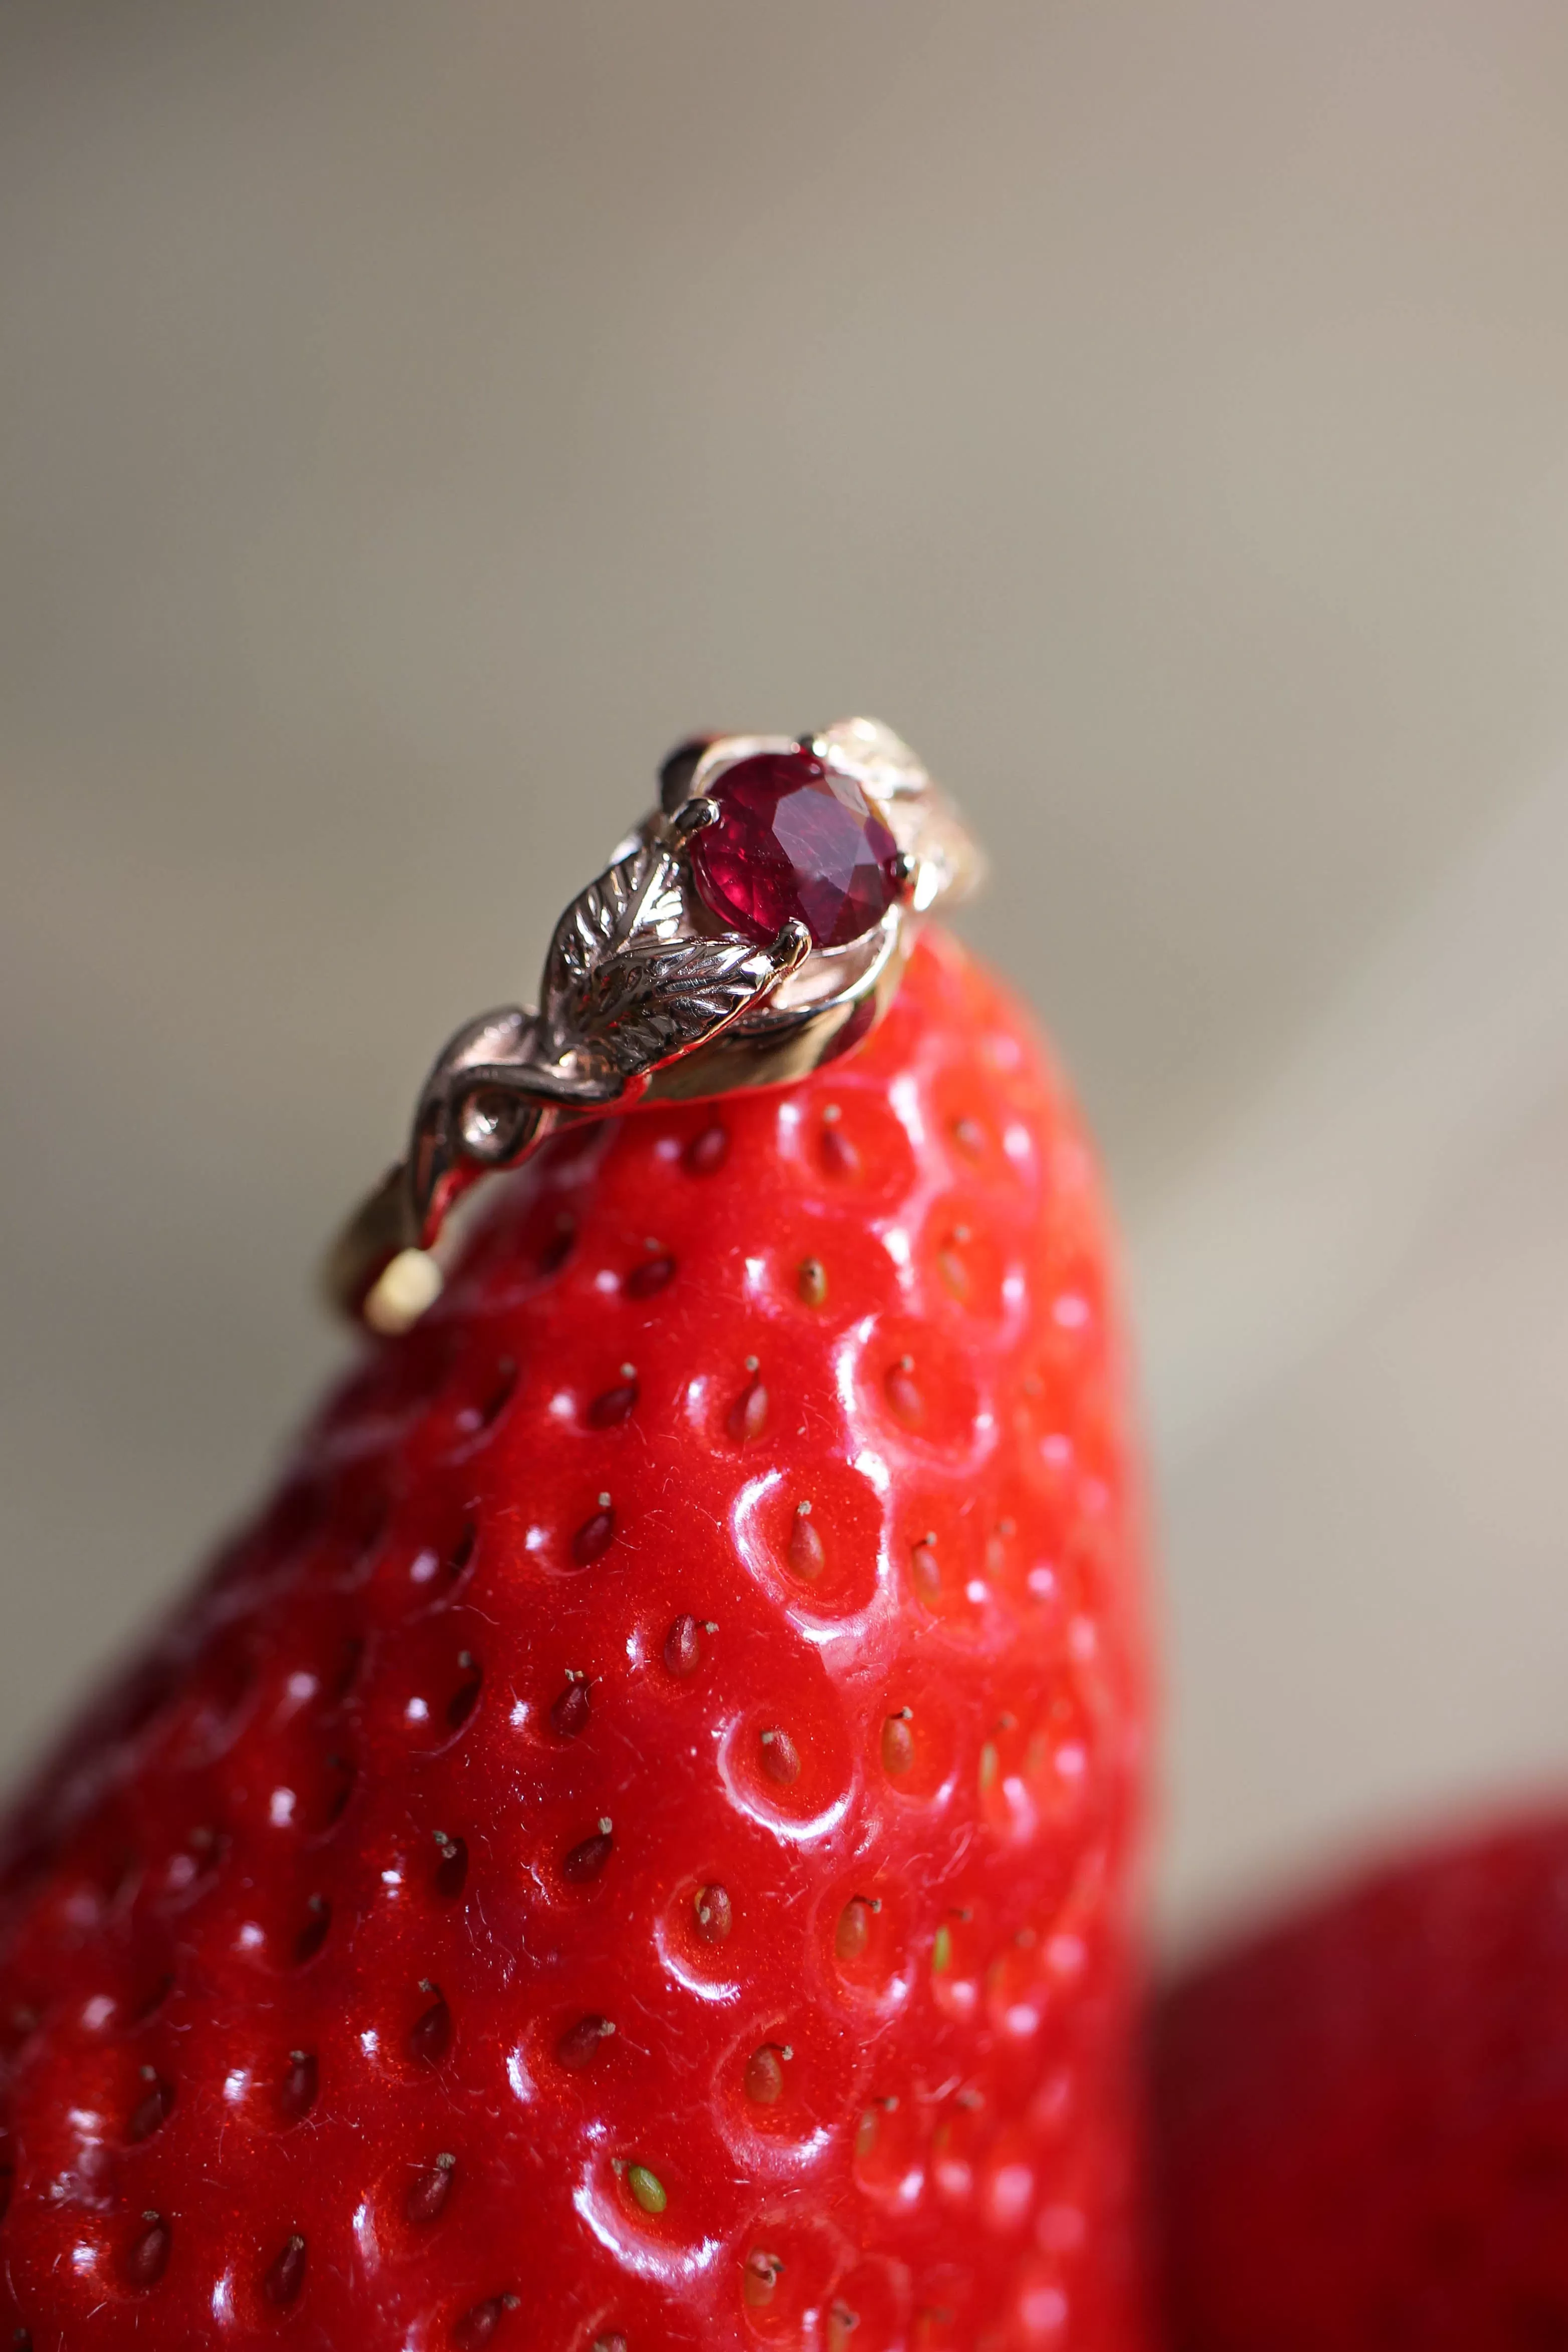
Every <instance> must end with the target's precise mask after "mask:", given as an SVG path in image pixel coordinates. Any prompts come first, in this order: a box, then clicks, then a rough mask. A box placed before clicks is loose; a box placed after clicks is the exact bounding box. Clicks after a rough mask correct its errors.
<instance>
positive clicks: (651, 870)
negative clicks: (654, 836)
mask: <svg viewBox="0 0 1568 2352" xmlns="http://www.w3.org/2000/svg"><path fill="white" fill-rule="evenodd" d="M650 883H651V886H652V887H649V886H650ZM634 910H635V915H636V922H635V930H636V931H642V930H647V929H656V928H657V927H658V926H660V925H663V924H668V923H669V922H671V921H673V920H674V919H675V918H676V917H678V916H679V912H680V894H679V891H678V890H677V889H675V888H674V887H673V869H672V867H671V866H670V861H669V858H668V854H667V853H666V852H665V851H664V850H663V849H661V848H660V847H658V845H656V844H654V843H652V842H647V841H639V842H638V843H637V845H636V846H635V847H634V848H633V849H631V850H630V851H628V853H627V855H626V856H625V857H622V858H619V859H617V861H616V864H615V865H614V866H611V867H610V868H609V870H608V872H607V873H604V874H601V875H600V876H599V877H598V879H597V881H595V882H590V883H589V885H588V887H587V888H586V889H585V890H584V891H582V892H580V893H579V895H578V896H577V897H576V898H574V900H573V901H572V904H571V905H570V906H569V907H568V908H567V909H566V912H565V913H564V914H563V916H562V918H561V920H560V921H559V923H557V925H556V927H555V936H554V938H553V939H552V941H551V943H550V960H549V961H548V963H547V964H546V965H545V968H544V1013H545V1018H546V1020H547V1021H548V1022H549V1024H550V1025H551V1027H552V1029H555V1030H559V1029H561V1028H562V1027H563V1026H566V1027H570V1026H571V1025H572V1024H573V1007H574V1003H575V1001H576V999H577V997H578V996H579V995H580V994H581V993H582V992H583V990H584V988H585V987H586V986H587V985H588V983H589V982H590V980H591V978H592V976H593V973H594V972H595V969H596V968H597V966H598V965H599V964H600V963H601V962H602V961H604V960H605V958H606V957H608V956H612V955H614V954H615V953H616V947H617V942H620V941H624V940H625V939H626V934H627V933H628V932H631V931H633V930H634V923H633V914H634Z"/></svg>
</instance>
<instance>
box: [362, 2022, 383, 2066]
mask: <svg viewBox="0 0 1568 2352" xmlns="http://www.w3.org/2000/svg"><path fill="white" fill-rule="evenodd" d="M359 2046H360V2048H361V2049H362V2050H363V2052H364V2054H365V2056H366V2057H367V2058H374V2056H375V2053H376V2052H377V2051H378V2050H379V2049H380V2047H381V2036H380V2034H379V2033H378V2032H376V2030H375V2028H374V2025H367V2026H366V2027H365V2030H364V2032H363V2033H362V2034H361V2035H360V2038H359Z"/></svg>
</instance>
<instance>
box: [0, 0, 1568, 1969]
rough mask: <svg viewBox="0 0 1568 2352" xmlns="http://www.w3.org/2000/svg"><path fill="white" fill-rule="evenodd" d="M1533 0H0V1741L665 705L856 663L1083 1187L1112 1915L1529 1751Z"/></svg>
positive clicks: (1559, 211)
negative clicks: (1070, 1088)
mask: <svg viewBox="0 0 1568 2352" xmlns="http://www.w3.org/2000/svg"><path fill="white" fill-rule="evenodd" d="M1565 613H1568V16H1564V14H1563V10H1562V9H1561V8H1560V7H1559V6H1557V5H1554V0H1542V5H1521V0H1468V5H1454V0H1373V5H1367V0H1310V4H1309V0H1288V5H1271V6H1262V7H1260V6H1258V5H1256V0H1229V4H1228V5H1221V0H1175V5H1172V0H1131V5H1108V6H1107V5H1094V6H1090V5H1085V4H1084V0H1079V5H1065V0H1057V5H1038V0H1029V5H997V0H965V5H963V6H952V5H929V0H790V5H788V6H784V7H780V6H768V5H763V0H657V5H649V0H527V5H523V0H507V5H500V0H465V5H447V6H438V7H431V6H427V5H413V0H374V5H371V4H370V0H366V5H358V0H326V5H323V0H313V5H303V0H268V5H267V6H265V7H251V8H237V7H213V6H211V5H199V0H189V5H174V0H138V4H137V5H128V0H113V5H109V0H105V5H100V6H82V5H71V0H12V5H9V6H8V7H7V8H5V11H4V12H3V14H0V794H3V818H0V861H3V870H0V892H3V894H4V909H3V912H4V942H3V950H0V951H3V956H4V967H3V970H4V978H3V997H0V1022H3V1030H4V1047H5V1071H4V1085H5V1100H4V1129H3V1132H4V1139H5V1152H4V1158H3V1160H0V1186H3V1188H4V1218H3V1249H4V1263H3V1269H0V1272H3V1281H4V1292H3V1296H4V1302H5V1311H4V1330H3V1335H0V1377H3V1381H4V1414H3V1423H0V1514H3V1538H4V1554H3V1557H4V1569H3V1570H0V1574H3V1577H4V1586H3V1591H0V1612H3V1613H0V1625H3V1628H4V1652H3V1655H0V1746H3V1747H4V1748H5V1751H6V1752H7V1753H10V1754H15V1753H16V1752H19V1751H20V1750H21V1749H22V1748H24V1747H25V1746H26V1743H27V1742H28V1741H29V1740H30V1739H32V1738H34V1737H35V1736H36V1734H37V1730H38V1727H39V1726H40V1725H41V1723H42V1722H43V1720H44V1719H45V1717H47V1714H48V1713H49V1711H50V1710H51V1709H52V1708H53V1707H54V1706H56V1704H57V1703H58V1699H59V1696H60V1695H61V1694H62V1692H63V1691H64V1690H65V1689H66V1688H67V1687H68V1685H71V1684H73V1683H75V1682H76V1681H77V1680H78V1679H79V1676H80V1675H81V1673H82V1671H83V1669H84V1667H85V1666H86V1664H88V1663H89V1662H90V1661H92V1660H95V1659H97V1658H99V1657H100V1656H101V1655H102V1654H104V1653H105V1652H106V1651H107V1650H108V1648H109V1647H110V1645H111V1644H112V1643H114V1642H115V1641H116V1640H117V1639H119V1638H120V1636H121V1633H122V1632H123V1630H124V1629H125V1628H126V1627H127V1626H129V1625H130V1624H131V1623H132V1622H133V1621H134V1620H135V1619H136V1618H137V1617H138V1616H139V1615H140V1614H141V1613H142V1612H143V1611H144V1610H145V1609H146V1607H147V1605H148V1603H149V1601H151V1600H152V1599H153V1597H154V1596H155V1595H157V1594H158V1593H160V1592H162V1591H165V1590H166V1589H167V1588H168V1587H169V1585H170V1583H171V1581H172V1580H173V1579H174V1577H175V1576H176V1574H178V1573H179V1572H181V1570H182V1568H183V1565H184V1563H185V1562H187V1561H188V1560H189V1559H190V1558H191V1557H192V1556H193V1554H194V1553H195V1551H196V1550H197V1549H199V1547H200V1545H201V1544H202V1542H203V1540H204V1539H205V1537H206V1536H207V1534H208V1533H209V1531H210V1530H211V1529H212V1528H214V1527H215V1526H216V1524H218V1523H219V1522H220V1521H221V1519H222V1517H224V1515H225V1514H226V1512H228V1511H229V1510H230V1509H231V1508H232V1507H233V1505H234V1503H235V1501H236V1499H237V1496H239V1495H240V1494H241V1493H242V1492H243V1490H245V1489H246V1487H247V1486H248V1485H250V1484H252V1483H253V1482H254V1481H255V1480H256V1479H257V1477H258V1475H260V1473H261V1471H262V1469H263V1466H264V1465H265V1463H266V1461H267V1459H268V1454H269V1452H270V1449H271V1447H272V1445H273V1444H274V1443H275V1441H276V1438H277V1435H278V1433H279V1432H280V1431H281V1429H282V1428H283V1427H284V1426H285V1425H286V1423H287V1422H288V1420H289V1416H290V1415H291V1414H292V1413H293V1412H295V1411H296V1410H297V1408H298V1407H299V1405H300V1402H301V1400H302V1399H303V1397H304V1395H305V1393H306V1392H307V1391H308V1390H309V1388H310V1384H311V1382H312V1381H314V1380H315V1379H316V1378H317V1377H318V1376H319V1375H320V1373H321V1370H323V1368H324V1367H325V1366H326V1365H327V1364H328V1362H329V1361H330V1360H331V1357H332V1354H333V1350H334V1347H335V1344H336V1343H335V1341H334V1339H333V1338H332V1335H331V1333H330V1331H329V1330H328V1329H327V1328H326V1327H325V1326H324V1325H323V1323H322V1322H321V1320H320V1319H319V1318H317V1316H316V1314H315V1312H314V1309H313V1307H312V1305H311V1303H310V1296H309V1289H308V1276H309V1270H310V1265H311V1262H312V1259H313V1256H314V1254H315V1252H316V1249H317V1245H318V1244H319V1242H320V1240H321V1235H322V1234H323V1232H324V1231H325V1230H326V1228H327V1227H328V1226H330V1225H331V1223H332V1222H333V1221H334V1219H335V1218H336V1216H337V1214H338V1212H339V1210H340V1207H341V1206H342V1203H343V1202H345V1201H346V1200H347V1199H348V1198H349V1197H350V1196H351V1195H352V1194H353V1192H354V1191H355V1189H356V1187H358V1186H359V1184H360V1183H361V1182H362V1181H363V1179H364V1178H365V1177H366V1175H367V1174H368V1173H370V1172H372V1171H374V1169H375V1168H376V1167H377V1166H379V1165H380V1164H381V1163H382V1161H383V1160H384V1158H385V1157H386V1156H387V1154H388V1152H389V1151H390V1150H391V1149H392V1148H393V1146H394V1145H395V1142H396V1140H397V1138H398V1134H399V1130H400V1128H401V1124H402V1121H403V1118H404V1116H405V1108H406V1105H407V1102H408V1099H409V1094H410V1089H411V1087H412V1085H413V1083H414V1082H415V1080H416V1077H417V1076H418V1074H419V1071H420V1068H421V1066H422V1062H423V1059H424V1057H425V1056H426V1054H427V1053H428V1052H429V1050H431V1049H432V1048H433V1047H434V1045H436V1044H437V1042H438V1041H439V1039H440V1038H441V1037H442V1035H444V1034H445V1033H446V1032H447V1029H448V1028H449V1027H450V1026H451V1025H452V1024H454V1023H455V1022H456V1020H458V1018H459V1017H461V1016H462V1015H463V1014H465V1013H468V1012H469V1011H470V1010H472V1009H473V1008H474V1007H475V1006H476V1005H478V1004H480V1003H489V1002H492V1001H494V1000H495V999H497V998H498V997H500V996H502V995H505V994H507V993H508V992H513V991H517V990H526V989H527V988H528V987H529V986H531V982H532V978H533V975H534V972H535V971H536V969H537V964H538V960H539V955H540V950H541V948H542V941H543V938H544V935H545V930H546V927H547V924H548V922H549V920H550V919H551V918H552V915H553V913H554V912H555V910H556V908H557V906H558V904H559V902H560V899H561V897H562V893H563V889H564V888H565V887H568V886H570V885H571V884H573V883H574V881H576V880H577V879H578V878H580V877H582V876H583V875H584V874H585V873H587V872H588V871H590V870H592V866H593V861H594V859H595V856H596V855H597V854H598V853H599V852H600V851H601V850H603V849H604V848H605V846H607V845H608V842H609V841H610V839H611V838H612V837H613V836H614V835H615V834H616V832H617V831H618V829H619V828H620V825H621V824H622V821H623V819H624V818H625V816H626V814H627V813H628V812H629V811H630V810H632V809H634V808H635V807H636V806H637V805H638V804H639V803H640V802H641V800H642V797H643V795H644V794H645V793H646V790H647V778H648V774H649V771H650V768H651V766H652V763H653V761H655V760H656V759H657V758H658V755H659V753H660V752H661V751H663V749H664V748H665V747H666V745H667V744H668V742H669V741H671V740H674V739H675V738H676V737H677V736H678V735H679V734H680V733H682V732H684V731H686V730H688V729H689V727H691V726H692V725H693V724H701V723H706V722H713V723H717V724H736V725H741V726H746V727H760V728H773V727H783V728H791V729H793V728H796V727H799V726H801V725H805V724H807V723H810V722H812V721H814V720H818V719H826V718H827V717H830V716H833V715H836V714H837V713H839V712H841V711H843V710H846V709H871V710H874V711H877V712H879V713H880V714H882V715H885V716H886V717H888V718H889V719H892V720H893V721H894V722H895V723H896V724H897V725H898V726H899V727H900V728H901V729H902V730H904V731H906V732H907V733H908V734H909V735H910V738H911V739H912V740H914V741H915V742H916V743H918V744H919V745H920V746H921V749H922V750H923V751H925V752H926V754H927V756H928V757H929V758H930V760H931V762H932V764H933V765H934V766H936V767H937V768H938V770H939V772H942V773H943V774H944V775H946V776H947V777H948V778H949V779H950V780H951V781H952V782H953V783H954V784H956V785H957V786H958V787H959V788H960V789H961V791H962V792H963V794H964V796H965V797H966V799H967V801H968V803H969V804H970V806H971V808H972V810H973V814H974V815H975V817H976V819H977V821H978V823H979V824H980V826H981V828H982V829H983V831H984V833H985V835H987V836H988V838H989V839H990V840H991V842H992V843H993V845H995V847H996V848H997V849H998V850H999V851H1000V853H1001V854H1000V856H999V860H998V868H997V876H996V882H995V887H994V890H993V893H992V896H991V898H990V900H989V902H988V904H987V906H986V908H985V909H984V913H983V914H982V915H980V916H978V917H976V918H975V919H974V921H973V924H972V929H973V933H974V935H975V936H976V937H979V938H982V939H984V941H985V942H986V943H987V944H988V946H989V947H990V949H991V951H992V952H993V953H994V954H995V955H996V956H997V957H998V958H999V959H1000V960H1001V961H1003V962H1004V963H1005V965H1006V966H1007V967H1008V968H1009V969H1010V970H1011V971H1012V972H1013V973H1014V974H1015V975H1016V977H1017V978H1018V980H1019V981H1021V982H1022V983H1023V984H1024V985H1025V986H1026V988H1027V989H1028V990H1029V991H1030V992H1031V993H1032V994H1033V995H1034V997H1035V998H1036V1000H1037V1002H1038V1003H1040V1004H1041V1005H1042V1006H1043V1007H1044V1008H1045V1009H1046V1010H1047V1013H1048V1014H1049V1016H1050V1018H1051V1020H1052V1022H1053V1024H1054V1025H1055V1027H1056V1029H1057V1031H1058V1035H1059V1036H1060V1038H1061V1039H1062V1041H1063V1043H1064V1045H1065V1046H1066V1048H1067V1050H1068V1055H1069V1056H1070V1058H1071V1060H1072V1062H1073V1064H1074V1066H1075V1067H1076V1069H1077V1072H1078V1074H1079V1080H1080V1083H1081V1086H1082V1088H1083V1090H1084V1092H1085V1094H1086V1096H1087V1097H1088V1099H1089V1104H1090V1106H1091V1108H1092V1110H1093V1112H1094V1114H1095V1116H1096V1118H1097V1119H1098V1122H1099V1125H1100V1130H1101V1133H1102V1136H1103V1138H1104V1140H1105V1144H1106V1148H1107V1151H1108V1155H1109V1159H1110V1167H1111V1171H1112V1174H1113V1178H1114V1181H1115V1183H1116V1186H1117V1190H1118V1192H1119V1195H1120V1197H1121V1203H1122V1206H1123V1211H1124V1215H1125V1220H1126V1223H1127V1225H1128V1228H1129V1231H1130V1235H1131V1244H1132V1265H1133V1272H1134V1286H1135V1289H1136V1293H1137V1297H1138V1301H1139V1305H1140V1308H1141V1312H1142V1321H1143V1329H1144V1336H1145V1348H1146V1353H1147V1358H1148V1364H1149V1377H1150V1393H1151V1412H1152V1420H1153V1423H1154V1427H1155V1432H1156V1436H1157V1440H1158V1444H1159V1451H1160V1457H1161V1465H1162V1483H1163V1522H1164V1539H1165V1548H1166V1553H1167V1560H1168V1575H1169V1603H1168V1614H1169V1618H1170V1622H1171V1628H1172V1633H1173V1657H1174V1663H1173V1738H1172V1763H1171V1775H1170V1787H1171V1797H1170V1810H1171V1829H1172V1835H1171V1843H1170V1849H1169V1853H1168V1858H1167V1864H1166V1870H1165V1880H1164V1885H1165V1899H1166V1903H1167V1906H1168V1912H1169V1916H1171V1918H1172V1919H1173V1922H1174V1923H1175V1925H1176V1927H1178V1929H1183V1930H1185V1929H1190V1928H1191V1927H1193V1926H1194V1923H1196V1922H1200V1921H1201V1920H1202V1919H1203V1918H1205V1916H1209V1914H1210V1913H1211V1912H1212V1911H1213V1909H1214V1908H1215V1906H1223V1905H1226V1904H1228V1903H1230V1902H1232V1901H1234V1900H1235V1899H1236V1898H1237V1896H1238V1895H1244V1894H1246V1893H1247V1891H1249V1890H1256V1889H1257V1888H1258V1886H1259V1885H1261V1884H1262V1883H1264V1882H1265V1881H1268V1880H1269V1879H1273V1878H1278V1877H1279V1876H1282V1875H1285V1874H1289V1873H1290V1872H1292V1871H1293V1870H1295V1869H1297V1868H1298V1867H1300V1865H1301V1864H1303V1862H1304V1861H1305V1860H1306V1859H1307V1858H1309V1857H1310V1856H1312V1855H1314V1854H1316V1853H1319V1852H1321V1851H1322V1850H1323V1849H1325V1848H1326V1847H1329V1846H1331V1845H1334V1844H1336V1843H1341V1842H1342V1841H1343V1840H1344V1839H1346V1838H1347V1837H1350V1836H1352V1835H1361V1834H1363V1833H1365V1832H1367V1831H1369V1830H1370V1829H1371V1828H1373V1826H1376V1825H1380V1824H1383V1823H1385V1822H1392V1821H1395V1820H1399V1819H1402V1818H1405V1817H1406V1816H1408V1815H1410V1814H1412V1813H1420V1812H1422V1811H1425V1810H1426V1809H1428V1808H1430V1807H1431V1806H1432V1805H1433V1804H1435V1803H1436V1802H1438V1801H1447V1799H1448V1798H1449V1797H1450V1796H1451V1794H1452V1793H1453V1792H1454V1791H1456V1790H1484V1789H1486V1788H1489V1787H1502V1786H1511V1785H1516V1784H1517V1783H1518V1782H1519V1781H1521V1780H1528V1779H1530V1778H1531V1777H1532V1776H1535V1775H1537V1774H1550V1773H1557V1774H1559V1775H1560V1776H1561V1777H1562V1778H1563V1780H1564V1781H1565V1782H1568V1706H1564V1704H1563V1697H1564V1691H1565V1688H1568V1577H1565V1576H1564V1573H1563V1570H1564V1565H1565V1561H1564V1543H1563V1520H1564V1514H1563V1499H1562V1493H1561V1488H1562V1485H1563V1476H1562V1465H1563V1462H1564V1460H1565V1458H1568V1445H1565V1444H1564V1436H1565V1434H1568V1429H1565V1422H1568V1413H1565V1406H1564V1398H1565V1393H1568V1391H1565V1381H1564V1376H1565V1374H1568V1206H1565V1203H1568V948H1565V947H1564V946H1563V943H1562V934H1563V923H1562V905H1563V876H1564V870H1565V861H1568V781H1565V780H1568V769H1565V767H1564V764H1563V754H1564V752H1565V751H1568V667H1565V665H1564V662H1563V635H1564V615H1565Z"/></svg>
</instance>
